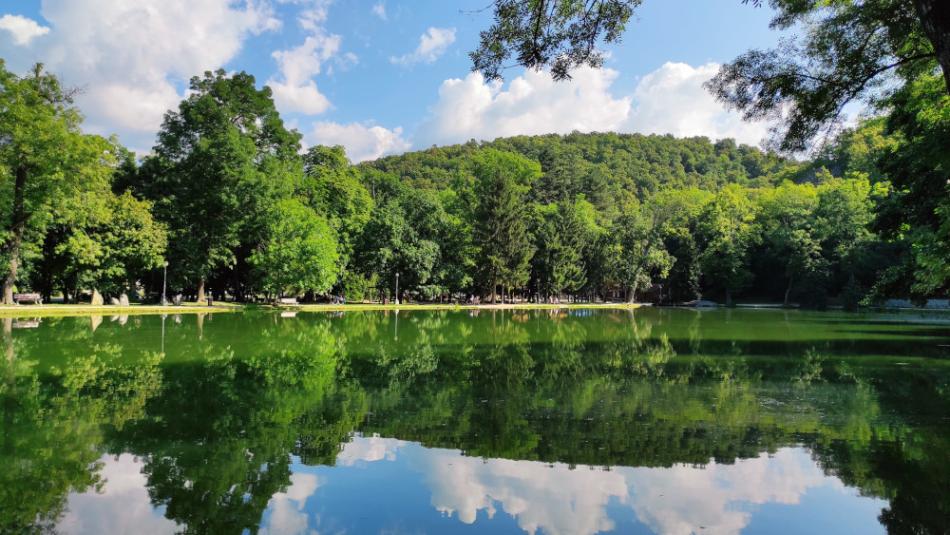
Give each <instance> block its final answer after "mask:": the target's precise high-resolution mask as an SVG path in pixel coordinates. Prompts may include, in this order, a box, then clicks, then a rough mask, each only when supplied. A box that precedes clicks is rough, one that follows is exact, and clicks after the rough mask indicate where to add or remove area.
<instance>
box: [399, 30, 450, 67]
mask: <svg viewBox="0 0 950 535" xmlns="http://www.w3.org/2000/svg"><path fill="white" fill-rule="evenodd" d="M454 42H455V28H434V27H430V28H429V29H428V30H426V32H425V33H424V34H422V35H421V36H419V46H417V47H416V49H415V50H414V51H412V52H411V53H409V54H405V55H402V56H398V57H396V56H393V57H391V58H389V61H390V62H392V63H395V64H397V65H412V64H414V63H432V62H434V61H435V60H437V59H439V56H441V55H442V54H445V51H446V50H448V48H449V46H450V45H451V44H452V43H454Z"/></svg>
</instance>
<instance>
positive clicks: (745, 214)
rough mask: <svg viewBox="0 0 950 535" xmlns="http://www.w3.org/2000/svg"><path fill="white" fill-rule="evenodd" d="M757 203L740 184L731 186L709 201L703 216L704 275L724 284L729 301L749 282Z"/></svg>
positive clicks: (728, 303) (701, 227) (727, 302)
mask: <svg viewBox="0 0 950 535" xmlns="http://www.w3.org/2000/svg"><path fill="white" fill-rule="evenodd" d="M755 215H756V206H755V204H754V203H753V202H752V200H751V199H749V197H748V194H747V192H746V191H745V190H743V188H741V187H739V186H734V185H733V186H727V187H725V188H723V189H722V190H721V191H720V192H719V193H718V194H717V195H716V197H715V198H714V199H713V200H712V201H711V202H710V203H709V204H707V205H706V209H705V210H703V213H702V215H701V216H700V227H699V228H700V232H701V235H702V238H703V246H702V250H703V252H702V257H701V262H702V266H703V275H704V279H705V280H706V281H707V283H708V282H713V284H715V285H718V286H720V287H721V288H722V290H723V293H724V294H725V297H726V304H727V305H732V298H733V295H734V294H735V292H737V291H739V290H741V289H742V288H743V287H745V285H746V284H748V283H749V280H750V278H751V275H752V274H751V273H750V272H749V262H748V254H749V249H750V247H751V246H752V245H753V244H754V243H755V242H756V240H757V238H758V235H757V233H756V228H755Z"/></svg>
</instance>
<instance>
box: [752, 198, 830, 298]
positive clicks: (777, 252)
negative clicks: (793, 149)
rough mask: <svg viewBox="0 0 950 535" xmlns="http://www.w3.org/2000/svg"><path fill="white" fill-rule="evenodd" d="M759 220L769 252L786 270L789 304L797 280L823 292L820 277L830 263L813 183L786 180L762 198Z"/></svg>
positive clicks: (810, 288)
mask: <svg viewBox="0 0 950 535" xmlns="http://www.w3.org/2000/svg"><path fill="white" fill-rule="evenodd" d="M759 205H760V207H761V211H760V213H759V221H760V223H759V224H760V226H761V232H762V236H763V238H764V240H765V241H766V242H767V243H768V250H769V252H770V253H771V254H772V255H774V256H775V257H776V258H777V260H778V262H779V264H780V265H782V266H783V267H784V271H785V281H786V282H785V293H784V297H783V301H782V303H783V304H784V305H785V306H788V304H789V299H790V297H791V295H792V291H793V290H794V289H796V285H797V284H802V283H810V284H808V286H809V290H808V291H809V292H812V293H823V292H824V288H823V287H822V286H823V285H822V284H820V283H821V282H822V281H821V280H820V277H821V275H822V274H823V271H824V270H825V268H826V266H827V262H826V261H825V258H824V256H822V248H821V236H820V234H819V232H820V231H819V229H818V228H817V226H816V223H817V219H816V217H815V212H816V210H817V208H818V192H817V190H816V188H815V187H814V186H813V185H811V184H792V183H789V182H787V183H785V184H782V185H781V186H779V187H778V188H775V189H774V190H771V191H768V192H766V193H765V194H764V195H763V198H762V199H761V200H760V201H759Z"/></svg>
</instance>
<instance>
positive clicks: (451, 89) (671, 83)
mask: <svg viewBox="0 0 950 535" xmlns="http://www.w3.org/2000/svg"><path fill="white" fill-rule="evenodd" d="M717 69H718V65H716V64H711V63H710V64H706V65H702V66H700V67H691V66H690V65H687V64H684V63H667V64H665V65H663V66H661V67H660V68H659V69H657V70H655V71H653V72H651V73H649V74H648V75H646V76H644V77H643V78H642V79H641V80H640V81H639V83H638V84H637V86H636V88H635V89H634V90H633V91H632V92H630V93H628V94H620V95H615V93H614V91H613V86H614V82H615V81H616V79H617V78H618V76H619V73H618V72H617V71H615V70H613V69H609V68H603V69H591V68H580V69H577V70H576V71H574V72H573V73H572V74H573V80H571V81H569V82H555V81H553V80H552V79H551V77H550V75H549V74H548V73H546V72H542V71H533V70H528V71H525V72H524V74H522V75H521V76H518V77H516V78H513V79H512V80H511V81H510V82H509V83H508V85H507V87H505V86H504V85H503V84H502V83H500V82H487V81H485V80H484V79H483V78H482V76H481V75H480V74H478V73H471V74H469V75H468V76H466V77H465V78H464V79H458V78H453V79H449V80H446V81H444V82H443V83H442V86H441V87H440V88H439V99H438V101H437V102H436V104H435V105H434V106H433V107H432V108H431V109H430V114H429V118H428V119H427V121H426V122H425V123H424V124H423V125H422V127H420V128H419V134H417V136H416V138H415V146H416V147H425V146H429V145H431V144H444V143H459V142H464V141H467V140H469V139H484V140H491V139H495V138H498V137H505V136H513V135H519V134H525V135H534V134H548V133H560V134H564V133H569V132H572V131H574V130H577V131H580V132H595V131H600V132H604V131H618V132H641V133H658V134H674V135H677V136H700V135H703V136H709V137H711V138H717V139H718V138H724V137H732V138H736V139H737V140H738V141H740V142H742V143H750V144H758V143H759V142H760V141H761V140H762V138H764V137H765V135H766V133H767V126H766V125H765V124H763V123H746V122H743V121H742V120H741V118H740V117H739V115H738V114H737V113H735V112H732V111H729V110H726V109H725V108H724V107H723V106H722V105H721V104H720V103H718V102H716V100H715V99H714V98H713V97H712V96H711V95H710V94H709V93H708V92H707V91H706V90H705V89H704V88H703V87H702V84H703V82H705V81H706V80H708V79H709V78H711V77H712V76H713V75H714V74H715V72H716V70H717Z"/></svg>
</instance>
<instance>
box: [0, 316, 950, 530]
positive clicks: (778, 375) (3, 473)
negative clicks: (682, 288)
mask: <svg viewBox="0 0 950 535" xmlns="http://www.w3.org/2000/svg"><path fill="white" fill-rule="evenodd" d="M0 322H3V327H4V329H3V348H4V350H5V357H6V358H5V359H3V364H2V367H0V368H2V381H0V393H2V396H0V398H2V399H0V401H2V407H0V413H2V418H0V422H2V423H0V432H2V433H0V436H2V438H0V441H2V443H0V532H3V533H21V532H31V531H57V532H65V533H94V534H100V533H136V534H139V533H172V532H192V533H242V532H264V533H440V534H441V533H549V534H561V533H565V534H566V533H597V532H613V533H669V534H689V533H702V534H735V533H770V534H771V533H859V534H860V533H888V532H889V533H947V532H948V530H950V316H947V315H944V316H939V315H935V316H930V317H928V316H921V315H913V314H903V315H849V314H834V313H823V314H822V313H800V312H783V311H750V310H745V311H743V310H734V311H703V312H697V311H692V310H660V309H641V310H637V311H633V312H631V311H605V310H597V311H592V310H572V311H562V312H550V311H533V312H525V311H515V312H511V311H508V312H502V311H494V312H492V311H481V312H480V313H476V312H468V311H462V312H418V311H414V312H401V313H398V314H396V313H393V312H389V313H386V312H347V313H345V314H327V313H310V314H308V313H299V314H297V315H296V316H295V317H283V316H281V315H280V314H276V313H275V314H272V313H264V312H261V313H243V314H219V315H214V316H211V315H181V316H167V317H164V318H163V317H161V316H132V317H113V318H109V317H101V316H93V317H82V318H62V319H43V320H42V321H40V322H39V323H37V322H35V321H26V320H9V319H7V320H0Z"/></svg>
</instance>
